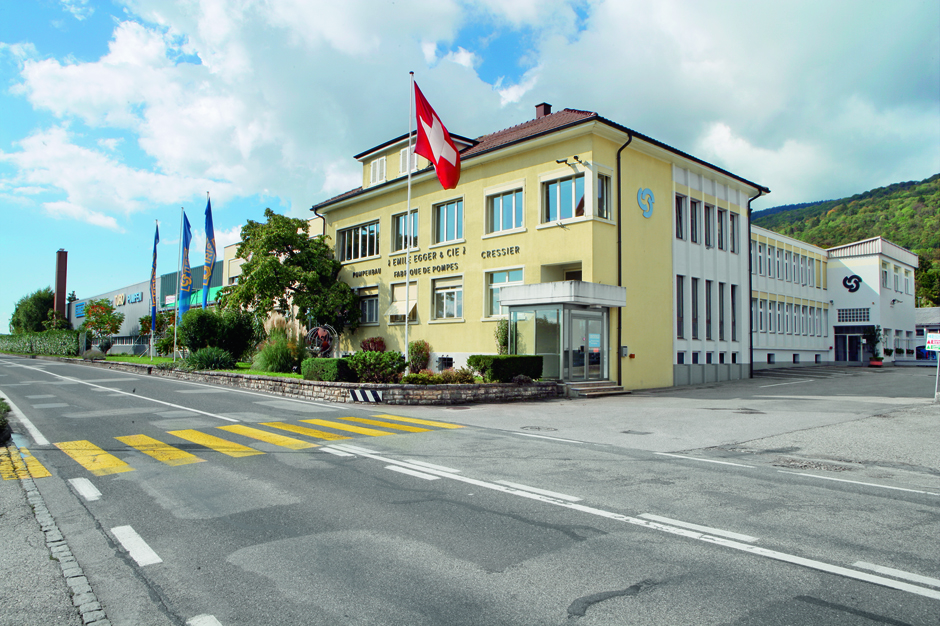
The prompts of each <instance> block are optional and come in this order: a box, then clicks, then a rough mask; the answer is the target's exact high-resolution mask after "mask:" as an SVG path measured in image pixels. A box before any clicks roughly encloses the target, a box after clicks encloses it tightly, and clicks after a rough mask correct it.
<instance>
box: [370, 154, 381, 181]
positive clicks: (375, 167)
mask: <svg viewBox="0 0 940 626" xmlns="http://www.w3.org/2000/svg"><path fill="white" fill-rule="evenodd" d="M369 170H370V175H369V184H370V185H374V184H376V183H383V182H385V157H379V158H378V159H375V160H374V161H372V163H370V164H369Z"/></svg>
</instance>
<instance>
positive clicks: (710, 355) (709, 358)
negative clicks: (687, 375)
mask: <svg viewBox="0 0 940 626" xmlns="http://www.w3.org/2000/svg"><path fill="white" fill-rule="evenodd" d="M714 359H715V353H714V352H706V353H705V364H706V365H711V363H712V361H713V360H714Z"/></svg>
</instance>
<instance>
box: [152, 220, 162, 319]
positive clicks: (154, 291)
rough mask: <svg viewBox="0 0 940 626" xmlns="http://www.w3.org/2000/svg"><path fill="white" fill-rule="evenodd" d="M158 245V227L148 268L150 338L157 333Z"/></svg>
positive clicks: (158, 227) (158, 226)
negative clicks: (151, 261)
mask: <svg viewBox="0 0 940 626" xmlns="http://www.w3.org/2000/svg"><path fill="white" fill-rule="evenodd" d="M158 243H160V225H159V224H157V230H156V232H155V233H154V234H153V265H151V266H150V336H151V337H152V336H153V334H154V333H155V332H157V244H158Z"/></svg>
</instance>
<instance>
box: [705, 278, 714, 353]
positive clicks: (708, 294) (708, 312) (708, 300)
mask: <svg viewBox="0 0 940 626" xmlns="http://www.w3.org/2000/svg"><path fill="white" fill-rule="evenodd" d="M713 282H714V281H711V280H706V281H705V339H707V340H709V341H711V339H712V283H713Z"/></svg>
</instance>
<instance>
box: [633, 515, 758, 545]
mask: <svg viewBox="0 0 940 626" xmlns="http://www.w3.org/2000/svg"><path fill="white" fill-rule="evenodd" d="M640 517H642V518H643V519H648V520H653V521H654V522H662V523H663V524H671V525H672V526H681V527H682V528H688V529H690V530H697V531H699V532H702V533H708V534H710V535H720V536H721V537H727V538H728V539H734V540H736V541H747V542H749V543H750V542H754V541H757V537H751V536H750V535H742V534H740V533H735V532H731V531H730V530H721V529H720V528H711V527H709V526H699V525H698V524H690V523H689V522H681V521H679V520H677V519H670V518H668V517H661V516H659V515H653V514H652V513H644V514H643V515H640Z"/></svg>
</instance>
